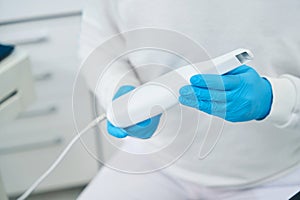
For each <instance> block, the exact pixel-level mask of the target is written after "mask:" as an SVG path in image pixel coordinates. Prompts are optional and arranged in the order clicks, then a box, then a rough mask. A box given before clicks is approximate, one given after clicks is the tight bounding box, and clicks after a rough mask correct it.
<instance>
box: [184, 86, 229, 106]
mask: <svg viewBox="0 0 300 200" xmlns="http://www.w3.org/2000/svg"><path fill="white" fill-rule="evenodd" d="M179 94H180V95H182V96H184V97H186V98H194V97H193V96H196V97H197V99H198V100H199V101H216V102H226V92H225V91H222V90H209V89H207V88H200V87H196V86H192V85H186V86H183V87H182V88H180V90H179Z"/></svg>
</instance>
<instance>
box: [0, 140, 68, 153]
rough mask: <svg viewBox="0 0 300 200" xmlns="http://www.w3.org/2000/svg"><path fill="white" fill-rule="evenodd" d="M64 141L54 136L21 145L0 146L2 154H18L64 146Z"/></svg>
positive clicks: (16, 143) (21, 143)
mask: <svg viewBox="0 0 300 200" xmlns="http://www.w3.org/2000/svg"><path fill="white" fill-rule="evenodd" d="M63 141H64V139H63V137H60V136H52V137H50V138H49V137H48V138H40V139H38V140H36V141H27V142H23V141H21V142H20V143H18V142H15V143H12V144H2V145H0V154H8V153H17V152H23V151H30V150H35V149H42V148H46V147H51V146H57V145H60V144H62V143H63Z"/></svg>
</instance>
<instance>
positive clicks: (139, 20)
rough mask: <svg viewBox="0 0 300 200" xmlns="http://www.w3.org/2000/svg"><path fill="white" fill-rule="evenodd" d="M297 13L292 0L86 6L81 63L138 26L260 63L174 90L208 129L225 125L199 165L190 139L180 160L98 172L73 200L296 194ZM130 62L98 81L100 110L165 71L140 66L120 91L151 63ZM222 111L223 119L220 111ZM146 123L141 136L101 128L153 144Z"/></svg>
mask: <svg viewBox="0 0 300 200" xmlns="http://www.w3.org/2000/svg"><path fill="white" fill-rule="evenodd" d="M299 8H300V2H299V1H297V0H288V1H286V0H278V1H259V0H252V1H238V0H230V1H216V0H212V1H204V0H188V1H180V0H163V1H161V0H160V1H158V0H152V1H147V0H139V1H131V0H122V1H119V0H114V1H108V0H88V1H87V2H86V8H85V10H84V12H83V22H82V33H81V41H80V45H81V47H80V55H81V57H82V59H85V58H87V57H88V55H89V54H90V52H92V51H93V50H94V49H95V48H96V47H97V46H99V45H100V44H102V43H103V42H105V41H106V40H107V39H109V38H110V37H112V36H113V35H115V34H118V33H121V32H124V31H129V30H132V29H137V28H144V27H154V28H160V29H169V30H174V31H176V32H179V33H182V34H184V35H186V36H188V37H190V38H192V39H193V40H195V41H196V42H197V43H199V44H200V45H202V46H203V47H204V48H205V49H206V51H207V52H208V53H209V55H210V56H211V57H216V56H219V55H221V54H224V53H226V52H229V51H231V50H234V49H237V48H240V47H245V48H247V49H250V50H251V51H252V52H254V54H255V56H256V57H255V61H254V62H252V63H251V64H250V65H251V66H241V67H240V68H238V69H236V70H234V71H232V72H230V73H228V74H225V75H223V76H210V75H203V76H195V77H193V80H191V83H190V84H187V86H185V87H183V88H182V89H181V90H180V94H181V96H180V99H179V100H180V102H181V103H182V104H183V105H185V106H183V107H184V109H187V110H188V111H189V112H191V113H195V112H197V113H201V119H202V120H203V122H205V123H202V126H203V128H204V129H205V127H206V126H207V124H208V123H206V122H208V120H209V118H210V117H211V116H212V115H213V116H216V117H219V118H224V120H225V125H224V127H223V131H222V135H221V137H220V139H219V141H218V143H217V145H216V146H215V147H214V149H213V151H212V152H211V153H210V154H209V155H208V156H207V157H206V158H205V159H198V158H197V156H195V155H198V151H199V146H200V141H197V140H196V141H195V142H194V143H193V144H192V146H191V147H190V148H189V149H188V151H186V152H185V153H184V154H183V156H182V157H180V158H179V159H178V160H176V162H174V163H173V164H172V165H170V166H168V167H166V168H164V169H162V170H158V171H155V172H152V173H146V174H131V173H123V172H119V171H118V170H114V169H110V168H109V167H103V168H102V169H101V170H100V171H99V174H98V175H97V176H96V177H95V179H94V180H93V181H92V182H91V183H90V184H89V185H88V186H87V188H86V189H85V190H84V191H83V192H82V194H81V195H80V197H79V199H80V200H84V199H89V200H91V199H288V197H290V196H291V195H292V194H294V193H296V192H297V191H298V190H299V189H300V187H299V185H300V179H299V178H297V177H300V170H299V163H300V131H299V130H300V56H299V55H300V35H299V32H300V26H299V25H297V24H298V23H297V22H298V21H300V13H299ZM124 43H125V44H126V41H124ZM126 59H127V61H126V62H123V63H122V65H123V67H120V68H119V69H118V70H113V72H111V73H110V74H107V76H106V80H105V77H103V79H104V81H103V82H104V83H106V84H105V86H104V87H103V88H104V89H102V90H97V91H96V94H95V95H96V96H97V98H98V102H99V105H100V107H101V108H102V109H103V110H104V111H105V109H106V107H107V102H110V101H112V99H113V98H117V97H118V96H120V95H122V94H124V93H126V92H128V91H130V90H132V89H133V88H134V87H136V86H138V85H140V84H142V83H144V82H146V81H148V80H151V79H152V78H155V77H157V76H159V75H161V74H159V73H155V74H151V73H149V71H148V73H143V72H140V71H138V70H137V71H136V73H132V74H130V75H128V76H127V77H126V79H125V80H124V79H123V80H122V81H123V82H122V83H124V84H123V85H120V84H119V83H120V82H119V80H120V79H121V77H123V76H124V74H126V73H127V72H128V71H130V70H132V69H135V68H136V67H137V65H141V64H143V63H147V62H149V59H150V60H151V58H149V57H147V53H145V54H143V56H140V57H138V59H137V56H132V57H128V58H126ZM155 59H156V60H159V57H158V58H157V57H156V58H155ZM136 60H138V62H137V61H136ZM161 62H162V63H164V64H167V65H168V66H172V63H174V62H176V61H174V60H173V61H172V62H171V61H170V59H169V60H167V61H166V60H164V58H163V57H162V58H161ZM137 63H138V64H137ZM124 66H125V67H124ZM98 67H102V66H98ZM103 70H104V69H103ZM150 71H151V70H150ZM90 73H92V72H90ZM162 73H163V72H162ZM85 76H86V81H87V82H89V81H93V80H91V79H92V77H93V76H92V75H91V74H89V73H86V74H85ZM217 78H221V79H222V80H223V81H224V87H225V88H224V89H225V94H226V97H227V101H225V103H224V99H222V98H221V99H218V98H220V96H222V95H219V96H218V93H217V91H218V89H219V88H218V87H219V86H218V85H217V84H214V80H215V79H217ZM207 91H209V93H207ZM223 92H224V91H223ZM202 94H203V95H202ZM205 94H209V95H205ZM195 95H196V98H195ZM219 102H222V103H219ZM222 109H223V110H222ZM224 109H226V111H225V112H226V115H220V114H218V113H220V112H221V113H222V112H223V111H224ZM220 110H221V111H220ZM219 111H220V112H219ZM172 115H176V113H175V114H174V113H172ZM170 117H172V116H170ZM151 120H152V122H154V123H151V127H149V126H146V127H145V129H143V130H142V131H141V130H140V129H136V128H135V127H129V128H128V129H126V128H125V129H120V128H118V127H114V126H113V125H112V124H110V123H109V122H108V124H107V127H106V124H105V125H104V126H105V129H106V128H107V129H108V133H109V134H110V135H112V136H115V137H118V138H122V139H118V140H123V141H124V142H125V143H126V141H127V140H128V142H129V143H130V138H132V136H133V137H139V138H144V139H145V138H148V139H146V140H151V138H152V137H151V136H152V134H154V132H155V130H156V128H157V125H158V124H159V122H160V120H161V119H160V116H158V117H155V118H153V119H151ZM175 123H176V120H175V122H174V125H175ZM187 127H188V126H187ZM188 131H189V130H186V133H187V134H188ZM199 134H200V133H199ZM165 139H167V137H165ZM117 154H118V153H116V155H115V156H116V157H117V156H118V155H117ZM124 162H126V161H124Z"/></svg>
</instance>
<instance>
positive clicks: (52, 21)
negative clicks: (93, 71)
mask: <svg viewBox="0 0 300 200" xmlns="http://www.w3.org/2000/svg"><path fill="white" fill-rule="evenodd" d="M82 8H83V1H81V0H52V1H48V0H24V1H18V0H0V43H1V44H5V45H7V44H10V45H14V46H15V48H14V50H13V51H12V53H10V54H9V55H7V58H5V59H3V60H2V61H1V62H0V76H1V77H0V88H1V89H0V95H1V98H2V99H1V98H0V99H1V100H0V102H1V103H0V112H1V111H2V114H1V113H0V116H1V117H0V119H1V120H0V121H1V123H0V174H1V182H2V183H0V185H2V186H0V187H1V188H2V189H0V190H1V195H2V196H1V197H0V199H2V198H6V197H4V196H5V195H7V196H9V197H10V199H15V197H16V196H17V195H19V194H20V193H21V192H23V191H24V190H25V189H27V188H28V187H29V186H30V185H31V184H32V183H33V182H34V181H35V180H36V179H37V178H38V177H39V176H40V175H41V174H42V173H43V172H44V171H45V170H46V169H48V167H49V166H50V165H51V164H52V162H53V161H54V160H55V159H56V157H57V156H58V155H59V154H60V152H61V151H62V150H63V148H64V147H65V146H66V145H67V143H68V142H69V141H70V140H71V138H73V137H74V136H75V135H74V134H75V132H76V126H75V124H74V121H73V113H72V89H73V83H74V81H75V78H76V73H77V71H78V68H79V65H80V63H79V59H78V40H79V33H80V22H81V13H82ZM16 63H17V64H18V66H19V67H16V66H17V65H16ZM14 67H15V68H16V69H19V68H20V69H22V68H23V71H20V72H16V73H15V72H14V74H12V76H13V77H14V78H10V77H8V74H7V73H6V74H5V73H2V74H1V70H2V72H5V70H4V69H10V68H14ZM1 68H2V69H1ZM26 69H27V71H25V70H26ZM7 71H8V70H7ZM10 71H12V70H10ZM25 72H26V73H25ZM29 72H30V73H29ZM1 81H2V82H1ZM10 85H14V87H12V90H9V88H11V87H10ZM80 85H82V87H80V88H79V93H80V94H81V95H80V98H81V99H80V101H81V102H82V103H84V104H86V105H89V103H90V101H91V99H90V98H91V97H90V94H89V92H88V90H87V88H86V87H85V85H84V81H82V84H80ZM31 86H32V88H33V89H31V88H30V87H31ZM4 91H5V92H4ZM5 95H6V96H5ZM29 96H30V97H29ZM10 98H11V99H10ZM9 101H11V102H9ZM9 104H11V105H9ZM92 118H93V113H92V109H91V108H90V107H89V106H87V107H83V108H82V113H80V118H79V119H77V120H78V121H79V123H81V124H87V123H88V122H89V121H90V120H91V119H92ZM4 122H5V123H4ZM96 137H98V136H97V134H93V133H91V134H87V135H86V137H85V138H84V142H85V143H86V145H87V146H88V147H89V149H92V150H93V151H95V152H96V153H97V152H99V144H97V141H99V140H98V139H97V138H96ZM99 167H100V164H99V163H98V162H97V161H96V160H95V159H93V158H92V157H91V156H90V155H89V154H88V152H87V151H86V150H85V148H84V147H83V146H82V145H81V144H80V143H78V144H76V145H75V146H74V148H72V150H71V152H70V153H69V154H68V155H67V157H66V158H65V159H64V161H63V162H62V163H61V165H60V166H59V167H58V168H57V169H56V170H55V171H54V173H53V174H51V175H50V176H49V177H48V178H47V179H46V180H45V181H44V182H43V183H42V184H41V185H40V186H39V187H38V189H37V190H36V192H35V195H32V196H31V197H30V198H29V199H75V198H76V197H77V196H78V194H79V193H80V191H81V190H82V189H83V188H84V186H85V185H86V184H87V183H88V182H89V181H90V180H91V179H92V178H93V177H94V176H95V174H96V172H97V171H98V169H99Z"/></svg>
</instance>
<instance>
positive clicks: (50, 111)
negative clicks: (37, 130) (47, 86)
mask: <svg viewBox="0 0 300 200" xmlns="http://www.w3.org/2000/svg"><path fill="white" fill-rule="evenodd" d="M57 110H58V108H57V107H56V106H50V107H47V108H45V109H37V110H30V111H25V112H23V113H21V114H20V115H19V116H18V118H19V119H20V118H32V117H40V116H45V115H51V114H53V113H56V112H57Z"/></svg>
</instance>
